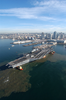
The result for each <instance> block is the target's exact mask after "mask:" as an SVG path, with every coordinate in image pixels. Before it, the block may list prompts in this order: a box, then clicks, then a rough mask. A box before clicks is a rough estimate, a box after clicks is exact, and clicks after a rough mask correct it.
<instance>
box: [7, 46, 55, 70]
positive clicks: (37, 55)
mask: <svg viewBox="0 0 66 100" xmlns="http://www.w3.org/2000/svg"><path fill="white" fill-rule="evenodd" d="M52 51H53V49H52V48H51V47H47V48H34V49H33V50H32V51H31V52H30V53H27V54H24V55H23V57H20V58H18V59H16V60H14V61H11V62H9V63H8V64H7V66H8V67H12V68H16V67H18V66H20V65H23V64H26V63H29V62H32V61H35V60H39V59H41V58H45V56H46V55H47V54H48V53H50V52H52Z"/></svg>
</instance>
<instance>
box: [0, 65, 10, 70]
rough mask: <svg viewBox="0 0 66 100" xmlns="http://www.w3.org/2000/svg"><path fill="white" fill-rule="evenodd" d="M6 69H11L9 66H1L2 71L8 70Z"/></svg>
mask: <svg viewBox="0 0 66 100" xmlns="http://www.w3.org/2000/svg"><path fill="white" fill-rule="evenodd" d="M6 69H9V68H8V66H6V65H3V66H0V71H3V70H6Z"/></svg>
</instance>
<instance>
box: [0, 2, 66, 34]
mask: <svg viewBox="0 0 66 100" xmlns="http://www.w3.org/2000/svg"><path fill="white" fill-rule="evenodd" d="M54 31H57V32H66V1H65V0H0V33H11V32H14V33H15V32H16V33H18V32H22V33H26V32H27V33H30V32H32V33H34V32H39V33H40V32H54Z"/></svg>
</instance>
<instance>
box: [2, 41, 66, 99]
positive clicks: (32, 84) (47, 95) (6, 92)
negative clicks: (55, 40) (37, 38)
mask: <svg viewBox="0 0 66 100" xmlns="http://www.w3.org/2000/svg"><path fill="white" fill-rule="evenodd" d="M12 42H13V41H12V40H10V39H1V40H0V100H13V99H15V100H21V99H22V100H66V48H65V45H55V46H53V49H54V51H55V54H54V55H50V54H48V55H47V57H46V58H44V59H41V60H37V61H34V62H31V63H27V64H25V65H23V66H22V67H23V71H19V70H17V69H12V68H10V69H8V68H7V67H6V66H5V64H7V63H8V62H9V61H12V60H14V59H17V58H18V57H21V56H22V55H23V54H24V53H27V52H30V51H31V50H32V48H33V46H27V47H23V44H20V45H14V46H12V44H10V43H12Z"/></svg>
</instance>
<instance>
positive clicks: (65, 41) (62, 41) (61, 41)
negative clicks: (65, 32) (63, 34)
mask: <svg viewBox="0 0 66 100" xmlns="http://www.w3.org/2000/svg"><path fill="white" fill-rule="evenodd" d="M57 43H66V40H57Z"/></svg>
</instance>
